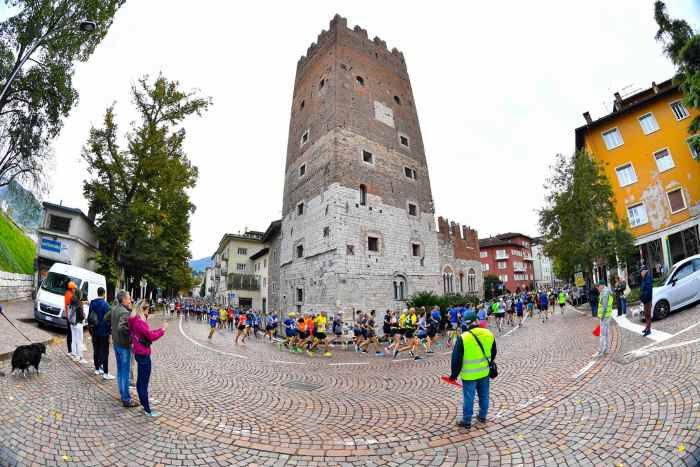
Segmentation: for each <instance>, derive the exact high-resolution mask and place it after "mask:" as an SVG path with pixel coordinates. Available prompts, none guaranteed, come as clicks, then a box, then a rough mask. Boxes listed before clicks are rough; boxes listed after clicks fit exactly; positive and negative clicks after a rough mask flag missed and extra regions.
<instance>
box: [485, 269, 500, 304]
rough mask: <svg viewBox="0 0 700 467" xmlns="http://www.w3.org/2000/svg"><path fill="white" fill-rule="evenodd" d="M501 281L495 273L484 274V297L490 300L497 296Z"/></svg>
mask: <svg viewBox="0 0 700 467" xmlns="http://www.w3.org/2000/svg"><path fill="white" fill-rule="evenodd" d="M502 286H503V282H501V279H499V278H498V276H497V275H495V274H486V275H485V276H484V299H486V300H490V299H492V298H494V297H498V296H499V295H500V293H501V290H502Z"/></svg>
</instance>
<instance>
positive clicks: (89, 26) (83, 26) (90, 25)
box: [0, 20, 97, 101]
mask: <svg viewBox="0 0 700 467" xmlns="http://www.w3.org/2000/svg"><path fill="white" fill-rule="evenodd" d="M78 29H79V30H80V31H82V32H85V33H91V32H93V31H94V30H95V29H97V23H95V22H94V21H88V20H83V21H81V22H80V23H78ZM56 31H59V29H57V30H56ZM52 32H55V31H52ZM49 34H50V33H46V34H44V35H43V36H42V37H40V38H39V40H38V41H37V43H36V44H35V45H34V47H32V48H31V50H30V51H29V52H28V53H27V55H25V56H24V58H23V59H22V61H21V62H19V65H18V66H17V68H15V70H14V71H13V72H12V74H11V75H10V77H9V79H8V80H7V81H5V85H4V86H3V87H2V91H1V92H0V101H2V100H3V99H4V98H5V94H6V93H7V90H8V89H10V85H11V84H12V82H13V81H14V80H15V78H16V77H17V73H19V70H21V69H22V67H23V66H24V64H25V63H26V62H27V60H29V57H31V56H32V55H33V54H34V52H36V49H38V48H39V46H40V45H41V44H42V42H43V41H44V39H46V38H47V37H48V36H49Z"/></svg>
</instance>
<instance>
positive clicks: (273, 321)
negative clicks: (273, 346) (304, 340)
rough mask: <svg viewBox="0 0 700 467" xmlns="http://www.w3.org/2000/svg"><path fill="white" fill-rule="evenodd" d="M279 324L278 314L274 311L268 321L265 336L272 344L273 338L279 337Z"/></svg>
mask: <svg viewBox="0 0 700 467" xmlns="http://www.w3.org/2000/svg"><path fill="white" fill-rule="evenodd" d="M278 325H279V323H278V322H277V313H275V312H274V311H273V312H272V314H271V315H270V317H269V318H268V321H267V325H266V326H265V335H267V337H268V338H269V339H270V342H272V337H273V335H274V336H276V335H277V326H278Z"/></svg>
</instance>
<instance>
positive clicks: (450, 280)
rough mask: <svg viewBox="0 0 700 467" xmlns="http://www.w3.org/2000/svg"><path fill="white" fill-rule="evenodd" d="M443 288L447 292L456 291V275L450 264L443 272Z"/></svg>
mask: <svg viewBox="0 0 700 467" xmlns="http://www.w3.org/2000/svg"><path fill="white" fill-rule="evenodd" d="M442 289H443V292H444V293H445V294H450V293H454V291H455V275H454V272H452V268H450V267H449V266H446V267H445V269H444V270H443V273H442Z"/></svg>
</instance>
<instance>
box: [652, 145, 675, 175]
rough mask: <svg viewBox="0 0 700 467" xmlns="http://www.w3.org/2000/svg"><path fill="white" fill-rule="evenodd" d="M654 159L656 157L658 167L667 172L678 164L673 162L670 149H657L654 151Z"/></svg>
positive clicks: (660, 170)
mask: <svg viewBox="0 0 700 467" xmlns="http://www.w3.org/2000/svg"><path fill="white" fill-rule="evenodd" d="M654 159H656V167H658V168H659V172H666V171H667V170H671V169H672V168H674V167H675V166H676V165H675V164H674V163H673V158H672V157H671V153H670V152H669V151H668V149H662V150H661V151H656V152H655V153H654Z"/></svg>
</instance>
